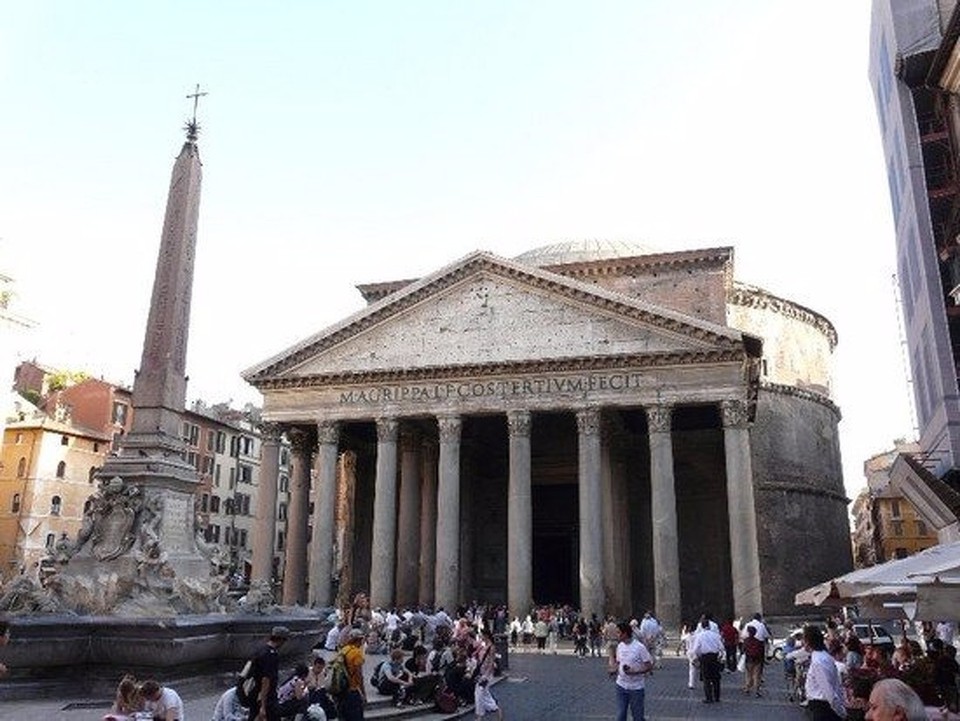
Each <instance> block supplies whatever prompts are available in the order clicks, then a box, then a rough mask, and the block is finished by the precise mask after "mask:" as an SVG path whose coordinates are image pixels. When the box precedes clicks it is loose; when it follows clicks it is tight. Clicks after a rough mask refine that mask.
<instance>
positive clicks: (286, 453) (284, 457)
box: [280, 448, 290, 466]
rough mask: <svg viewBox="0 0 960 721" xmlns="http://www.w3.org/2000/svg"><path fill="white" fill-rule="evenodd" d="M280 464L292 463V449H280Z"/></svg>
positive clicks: (287, 464)
mask: <svg viewBox="0 0 960 721" xmlns="http://www.w3.org/2000/svg"><path fill="white" fill-rule="evenodd" d="M280 465H281V466H289V465H290V450H289V449H288V448H281V449H280Z"/></svg>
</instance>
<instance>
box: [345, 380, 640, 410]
mask: <svg viewBox="0 0 960 721" xmlns="http://www.w3.org/2000/svg"><path fill="white" fill-rule="evenodd" d="M643 385H644V376H643V374H642V373H609V374H590V375H582V376H566V377H559V378H558V377H549V378H522V379H521V378H517V379H501V380H488V381H459V382H454V383H415V384H402V385H383V386H371V387H370V388H358V389H352V390H348V391H342V392H341V393H340V404H341V405H346V404H351V405H353V404H361V405H362V404H365V403H366V404H378V403H402V402H412V403H417V402H423V403H434V402H437V401H441V402H442V401H449V400H469V399H474V398H497V399H502V400H507V399H521V398H529V397H531V396H549V395H555V394H569V393H589V392H592V391H628V390H633V389H636V388H641V387H643Z"/></svg>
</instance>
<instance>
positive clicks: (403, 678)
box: [376, 648, 413, 705]
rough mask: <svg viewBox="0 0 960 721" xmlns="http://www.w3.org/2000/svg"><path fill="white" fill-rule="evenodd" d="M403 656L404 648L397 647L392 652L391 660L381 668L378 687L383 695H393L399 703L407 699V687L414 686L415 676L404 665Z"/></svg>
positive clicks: (394, 699) (394, 700) (395, 701)
mask: <svg viewBox="0 0 960 721" xmlns="http://www.w3.org/2000/svg"><path fill="white" fill-rule="evenodd" d="M403 658H404V654H403V650H402V649H399V648H395V649H393V651H391V652H390V660H389V661H386V662H384V664H383V666H382V668H381V669H380V672H379V674H378V681H377V687H376V688H377V690H378V691H379V692H380V693H381V694H382V695H384V696H392V697H393V702H394V703H396V704H398V705H399V704H403V703H404V702H405V701H406V696H407V689H409V688H410V687H411V686H413V676H412V675H411V674H410V672H409V671H407V669H405V668H404V667H403Z"/></svg>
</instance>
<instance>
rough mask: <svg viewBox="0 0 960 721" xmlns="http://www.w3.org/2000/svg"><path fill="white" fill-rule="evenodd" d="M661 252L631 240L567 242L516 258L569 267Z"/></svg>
mask: <svg viewBox="0 0 960 721" xmlns="http://www.w3.org/2000/svg"><path fill="white" fill-rule="evenodd" d="M657 252H659V251H657V250H655V249H653V248H651V247H650V246H647V245H642V244H641V243H634V242H632V241H629V240H600V239H588V240H567V241H563V242H561V243H551V244H550V245H543V246H540V247H539V248H534V249H533V250H528V251H526V252H525V253H521V254H520V255H518V256H516V257H515V258H514V260H515V261H517V262H518V263H523V264H525V265H532V266H535V267H537V268H542V267H544V266H548V265H567V264H569V263H587V262H589V261H592V260H605V259H607V258H632V257H634V256H637V255H650V254H651V253H657Z"/></svg>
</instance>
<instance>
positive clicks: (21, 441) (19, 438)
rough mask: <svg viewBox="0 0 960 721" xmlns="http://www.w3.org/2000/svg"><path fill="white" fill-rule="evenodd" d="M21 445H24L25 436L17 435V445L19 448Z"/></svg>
mask: <svg viewBox="0 0 960 721" xmlns="http://www.w3.org/2000/svg"><path fill="white" fill-rule="evenodd" d="M21 443H23V434H22V433H17V445H18V446H19V445H20V444H21Z"/></svg>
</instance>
